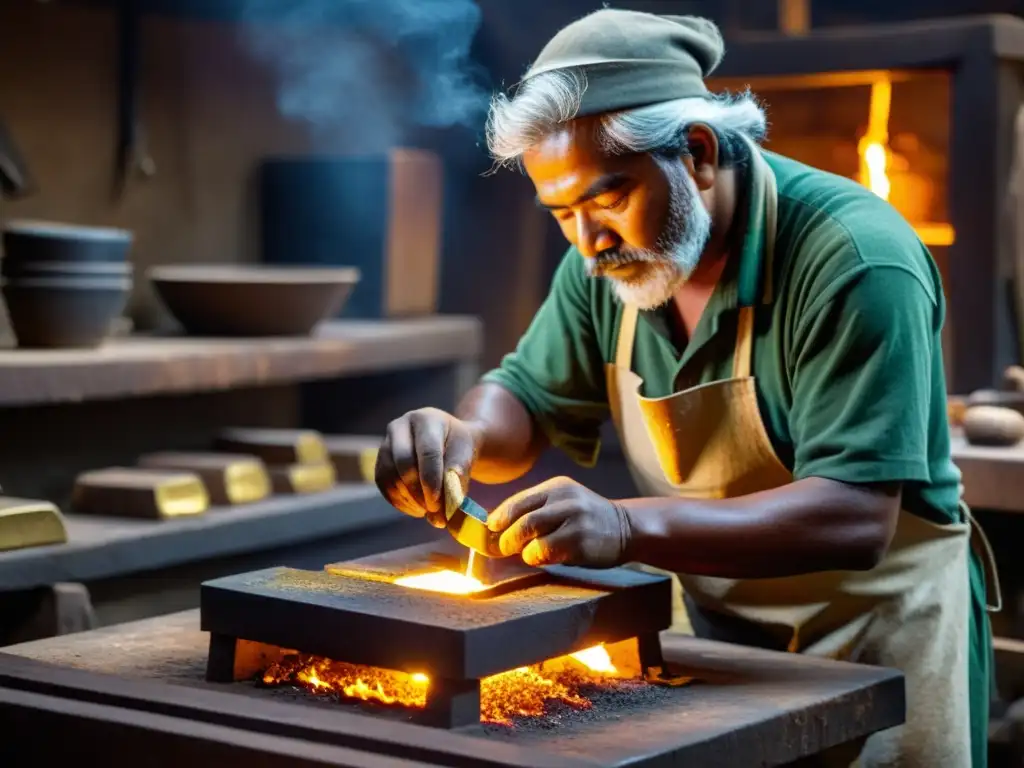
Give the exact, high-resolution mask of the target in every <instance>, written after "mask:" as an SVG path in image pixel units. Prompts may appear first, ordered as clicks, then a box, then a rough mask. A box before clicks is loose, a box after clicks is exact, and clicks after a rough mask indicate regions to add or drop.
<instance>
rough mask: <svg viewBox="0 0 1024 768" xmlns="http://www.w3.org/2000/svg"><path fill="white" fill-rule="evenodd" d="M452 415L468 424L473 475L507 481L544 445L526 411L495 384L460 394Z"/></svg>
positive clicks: (521, 472)
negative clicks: (472, 443) (473, 455)
mask: <svg viewBox="0 0 1024 768" xmlns="http://www.w3.org/2000/svg"><path fill="white" fill-rule="evenodd" d="M455 416H456V417H457V418H459V419H461V420H462V421H465V422H466V423H467V424H469V426H470V429H471V430H472V431H473V435H474V440H475V441H476V461H475V462H474V464H473V472H472V474H473V479H474V480H477V481H479V482H482V483H507V482H510V481H512V480H515V479H516V478H518V477H521V476H522V475H524V474H526V472H528V471H529V470H530V468H531V467H532V466H533V464H534V462H536V460H537V457H538V456H539V455H540V453H541V451H543V450H544V448H545V447H546V445H547V439H546V438H545V436H544V433H543V431H542V430H540V429H538V428H537V425H536V424H535V422H534V420H533V418H532V417H531V416H530V412H529V411H527V410H526V407H525V406H524V405H523V404H522V403H521V402H520V401H519V399H518V398H517V397H516V396H515V395H513V394H512V393H511V392H509V391H508V390H507V389H505V388H504V387H501V386H499V385H497V384H479V385H477V386H476V387H474V388H473V389H471V390H470V391H469V392H467V393H466V395H465V397H463V398H462V400H461V402H460V403H459V405H458V407H457V408H456V409H455Z"/></svg>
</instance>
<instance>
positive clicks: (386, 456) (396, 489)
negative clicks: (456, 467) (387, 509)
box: [374, 438, 424, 517]
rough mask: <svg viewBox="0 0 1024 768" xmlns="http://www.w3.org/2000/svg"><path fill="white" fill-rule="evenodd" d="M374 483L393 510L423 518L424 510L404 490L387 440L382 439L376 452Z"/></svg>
mask: <svg viewBox="0 0 1024 768" xmlns="http://www.w3.org/2000/svg"><path fill="white" fill-rule="evenodd" d="M374 481H375V482H376V483H377V488H378V489H380V492H381V494H383V496H384V498H386V499H387V500H388V501H389V502H390V503H391V506H393V507H394V508H395V509H397V510H398V511H399V512H404V513H405V514H407V515H411V516H412V517H423V514H424V509H423V506H422V505H421V504H419V503H418V502H417V501H416V500H415V499H414V498H413V496H412V494H411V493H410V492H409V489H408V488H406V486H405V483H404V482H403V481H402V478H401V475H400V474H399V472H398V470H397V468H396V467H395V462H394V459H393V452H392V450H391V446H390V444H389V440H388V438H385V439H384V442H383V443H382V444H381V447H380V450H379V451H378V452H377V465H376V467H375V469H374Z"/></svg>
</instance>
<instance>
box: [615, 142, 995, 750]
mask: <svg viewBox="0 0 1024 768" xmlns="http://www.w3.org/2000/svg"><path fill="white" fill-rule="evenodd" d="M752 155H753V156H754V166H755V167H754V169H753V174H752V181H753V183H754V184H761V185H763V186H762V187H761V191H762V193H763V194H762V198H763V199H764V200H765V211H764V215H765V226H766V233H767V236H766V245H765V248H766V253H765V255H766V264H767V270H769V272H768V273H767V274H770V269H771V261H772V255H773V250H774V240H775V221H776V207H777V202H776V201H777V196H776V188H775V179H774V174H773V173H772V171H771V169H770V168H769V167H768V165H767V163H766V162H765V161H764V159H763V158H762V157H761V156H760V153H759V152H758V151H756V150H755V151H753V152H752ZM636 323H637V310H636V308H635V307H629V306H627V307H625V308H624V311H623V317H622V321H621V325H620V329H619V340H618V346H617V351H616V356H615V363H614V364H613V365H609V366H607V371H606V373H607V383H608V393H609V400H610V405H611V411H612V416H613V419H614V422H615V426H616V429H617V430H618V434H619V439H620V440H621V443H622V447H623V451H624V454H625V456H626V460H627V462H628V464H629V467H630V472H631V474H632V475H633V478H634V480H635V482H636V484H637V487H638V490H639V491H640V493H641V494H644V495H646V496H679V497H691V498H705V499H718V498H730V497H737V496H742V495H746V494H750V493H755V492H758V491H764V490H770V489H773V488H778V487H779V486H782V485H785V484H787V483H790V482H792V480H793V477H792V475H791V473H790V472H789V471H788V470H787V469H786V467H785V466H783V464H782V463H781V462H780V461H779V459H778V458H777V457H776V455H775V452H774V450H773V448H772V445H771V442H770V440H769V438H768V434H767V433H766V431H765V427H764V424H763V423H762V420H761V415H760V412H759V409H758V404H757V396H756V393H755V388H754V379H753V377H752V376H751V354H752V347H753V326H754V309H753V307H742V308H740V310H739V319H738V332H737V338H736V349H735V359H734V363H733V377H732V378H731V379H728V380H725V381H716V382H711V383H708V384H704V385H701V386H697V387H693V388H690V389H687V390H685V391H682V392H678V393H676V394H673V395H669V396H667V397H661V398H647V397H644V396H642V395H641V387H642V384H643V382H642V380H641V379H640V377H639V376H637V375H636V374H635V373H633V372H632V357H633V339H634V336H635V331H636ZM961 512H962V521H961V522H958V523H954V524H950V525H937V524H934V523H931V522H929V521H927V520H924V519H922V518H920V517H918V516H916V515H913V514H910V513H908V512H901V513H900V515H899V520H898V523H897V527H896V533H895V536H894V537H893V540H892V544H891V545H890V547H889V550H888V553H887V554H886V556H885V558H884V559H883V561H882V562H881V563H880V564H879V565H878V566H876V567H875V568H874V569H872V570H870V571H867V572H838V571H835V572H825V573H814V574H810V575H805V576H794V577H787V578H772V579H740V580H737V579H722V578H709V577H700V576H688V575H685V574H678V582H677V583H676V585H675V594H674V597H673V602H674V606H673V614H674V628H677V629H681V630H682V631H686V627H687V625H688V621H687V616H686V610H685V607H684V604H683V601H682V594H683V592H685V594H686V596H687V598H688V600H692V601H693V603H695V604H696V605H697V606H699V607H700V609H701V618H702V619H704V618H706V617H711V616H725V617H733V618H735V619H737V620H740V621H742V622H743V623H744V624H747V623H749V622H753V623H754V625H755V626H757V627H758V629H759V630H760V629H763V630H764V631H765V632H767V633H770V634H773V635H775V636H778V637H780V638H781V639H782V641H783V642H782V647H786V648H788V649H789V650H791V651H799V652H803V653H809V654H815V655H822V656H829V657H834V658H842V659H846V660H849V661H857V662H862V663H868V664H877V665H883V666H888V667H895V668H897V669H900V670H902V671H903V672H904V674H905V676H906V691H907V721H906V724H905V725H904V726H901V727H900V728H893V729H890V730H888V731H885V732H882V733H879V734H875V735H874V736H872V737H871V738H870V739H868V740H867V742H866V744H865V745H864V749H863V751H862V752H861V753H860V761H859V765H861V766H865V768H867V767H868V766H870V767H871V768H876V767H881V766H913V767H914V768H960V767H961V766H969V765H970V762H971V760H970V744H971V736H970V707H969V682H968V637H969V634H968V633H969V610H970V601H971V595H970V586H969V578H968V557H969V547H970V546H971V545H972V544H977V545H978V546H979V552H982V553H983V555H984V557H983V560H984V562H985V569H986V572H987V575H988V578H989V584H990V587H991V590H992V593H993V594H994V595H996V597H995V598H994V599H995V601H996V602H998V596H997V595H998V582H997V581H996V580H995V571H994V565H993V561H992V558H991V551H990V549H989V548H988V546H987V542H986V541H984V537H983V534H981V532H980V529H978V528H976V527H973V526H972V521H971V518H970V514H969V512H968V510H967V508H966V506H965V505H961ZM972 528H973V530H976V531H977V532H978V536H979V538H978V539H975V538H974V537H973V536H972ZM680 587H681V590H680ZM705 610H706V611H707V614H705V613H704V611H705ZM856 753H857V750H856V749H854V750H853V754H852V755H850V754H849V752H847V753H846V755H847V759H845V760H842V759H840V760H841V762H843V763H844V764H848V763H849V762H850V760H851V759H854V758H856Z"/></svg>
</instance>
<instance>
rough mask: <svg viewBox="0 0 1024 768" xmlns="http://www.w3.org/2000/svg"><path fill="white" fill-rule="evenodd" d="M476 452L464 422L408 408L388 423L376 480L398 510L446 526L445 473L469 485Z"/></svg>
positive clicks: (435, 411)
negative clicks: (456, 475) (407, 411)
mask: <svg viewBox="0 0 1024 768" xmlns="http://www.w3.org/2000/svg"><path fill="white" fill-rule="evenodd" d="M476 451H477V439H476V436H475V434H474V430H473V429H472V428H471V427H470V425H469V424H467V423H466V422H464V421H461V420H459V419H457V418H455V417H454V416H452V415H451V414H448V413H445V412H444V411H441V410H438V409H437V408H421V409H419V410H417V411H410V412H409V413H407V414H405V415H404V416H402V417H401V418H398V419H395V420H394V421H392V422H391V423H390V424H388V431H387V436H386V437H385V438H384V442H383V443H382V444H381V447H380V451H379V452H378V454H377V469H376V472H375V477H374V479H375V481H376V483H377V487H378V488H380V492H381V493H382V494H384V498H386V499H387V500H388V501H389V502H391V504H392V505H393V506H394V507H395V508H396V509H397V510H399V511H400V512H404V513H405V514H407V515H412V516H413V517H426V518H427V520H428V521H429V522H430V524H431V525H433V526H434V527H436V528H444V527H445V524H446V520H445V516H444V474H445V472H446V471H448V470H449V469H454V470H455V471H456V472H457V473H458V475H459V477H461V478H462V484H463V488H465V486H466V483H467V482H468V480H469V473H470V469H471V468H472V466H473V459H474V458H475V456H476Z"/></svg>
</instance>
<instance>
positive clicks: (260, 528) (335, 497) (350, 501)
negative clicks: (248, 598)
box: [0, 484, 405, 591]
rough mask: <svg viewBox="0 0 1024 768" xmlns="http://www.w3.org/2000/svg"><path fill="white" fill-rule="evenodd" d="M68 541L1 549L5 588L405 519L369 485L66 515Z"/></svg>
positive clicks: (0, 580)
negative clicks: (129, 515)
mask: <svg viewBox="0 0 1024 768" xmlns="http://www.w3.org/2000/svg"><path fill="white" fill-rule="evenodd" d="M65 519H66V521H67V529H68V543H67V544H58V545H53V546H46V547H30V548H27V549H19V550H14V551H11V552H0V591H13V590H20V589H32V588H35V587H40V586H47V585H50V584H54V583H57V582H61V581H83V582H87V581H94V580H96V579H104V578H109V577H113V576H124V575H127V574H131V573H139V572H143V571H150V570H155V569H158V568H167V567H171V566H176V565H181V564H184V563H190V562H196V561H199V560H206V559H213V558H218V557H226V556H230V555H238V554H248V553H251V552H257V551H260V550H265V549H275V548H280V547H287V546H291V545H295V544H302V543H305V542H309V541H316V540H320V539H325V538H329V537H332V536H338V535H340V534H343V533H348V532H350V531H356V530H361V529H365V528H372V527H375V526H381V525H387V524H388V523H394V522H398V521H400V520H402V519H405V518H404V516H403V515H402V514H401V513H400V512H398V511H396V510H395V509H394V508H393V507H392V506H391V505H390V504H388V503H387V501H385V500H384V499H383V497H381V495H380V493H379V492H378V490H377V488H376V487H375V486H372V485H368V484H349V485H339V486H337V487H336V488H333V489H331V490H330V491H325V492H323V493H316V494H309V495H306V496H275V497H272V498H270V499H267V500H266V501H260V502H256V503H254V504H246V505H243V506H237V507H211V508H210V510H209V511H207V512H206V513H205V514H203V515H201V516H198V517H191V518H178V519H172V520H162V521H157V520H126V519H121V518H102V517H92V516H87V515H73V514H69V515H65Z"/></svg>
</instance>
